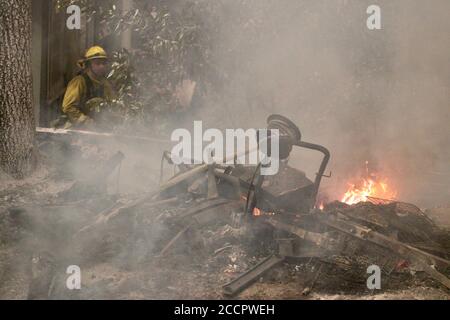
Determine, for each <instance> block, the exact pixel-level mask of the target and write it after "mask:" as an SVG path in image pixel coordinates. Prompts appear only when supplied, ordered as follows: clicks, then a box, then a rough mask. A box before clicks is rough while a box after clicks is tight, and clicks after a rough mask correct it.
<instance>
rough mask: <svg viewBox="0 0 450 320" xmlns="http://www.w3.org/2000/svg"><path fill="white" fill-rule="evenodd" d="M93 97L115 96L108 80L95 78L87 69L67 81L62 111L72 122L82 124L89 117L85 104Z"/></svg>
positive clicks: (105, 98)
mask: <svg viewBox="0 0 450 320" xmlns="http://www.w3.org/2000/svg"><path fill="white" fill-rule="evenodd" d="M94 98H101V99H104V100H105V101H111V100H113V99H115V98H116V94H115V92H114V89H113V87H112V85H111V83H110V82H109V81H108V80H106V79H102V80H97V79H95V78H94V76H93V75H92V73H91V72H90V71H89V70H88V71H86V72H84V73H82V74H80V75H78V76H76V77H75V78H73V79H72V80H71V81H70V82H69V85H68V86H67V89H66V93H65V94H64V100H63V104H62V111H63V112H64V114H66V115H67V116H68V117H69V120H70V122H71V123H72V124H83V123H85V122H86V121H87V120H90V119H91V117H90V111H91V110H89V108H88V107H87V105H86V104H87V102H88V101H89V100H91V99H94Z"/></svg>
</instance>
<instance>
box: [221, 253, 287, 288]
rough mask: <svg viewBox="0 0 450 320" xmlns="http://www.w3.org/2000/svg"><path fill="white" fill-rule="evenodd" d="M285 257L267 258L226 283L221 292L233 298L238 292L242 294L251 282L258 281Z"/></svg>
mask: <svg viewBox="0 0 450 320" xmlns="http://www.w3.org/2000/svg"><path fill="white" fill-rule="evenodd" d="M284 260H285V257H280V256H277V255H272V256H270V257H268V258H267V259H265V260H263V261H262V262H261V263H259V264H258V265H256V266H255V267H253V268H252V269H250V270H248V271H247V272H245V273H244V274H242V275H240V276H239V277H237V278H236V279H234V280H233V281H231V282H229V283H227V284H226V285H224V286H223V292H224V294H225V295H227V296H234V295H236V294H238V293H240V292H242V291H243V290H244V289H246V288H247V287H248V286H250V285H251V284H252V283H253V282H255V281H256V280H258V278H259V277H261V276H262V275H263V274H264V273H265V272H267V271H268V270H270V269H272V268H273V267H275V266H276V265H278V264H279V263H280V262H282V261H284Z"/></svg>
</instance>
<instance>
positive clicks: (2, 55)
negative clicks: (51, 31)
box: [0, 0, 36, 178]
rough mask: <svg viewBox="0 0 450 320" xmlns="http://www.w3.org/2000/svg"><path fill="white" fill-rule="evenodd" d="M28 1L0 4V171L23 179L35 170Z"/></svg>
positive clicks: (6, 1)
mask: <svg viewBox="0 0 450 320" xmlns="http://www.w3.org/2000/svg"><path fill="white" fill-rule="evenodd" d="M31 35H32V33H31V0H0V168H1V169H2V170H3V171H4V172H6V173H8V174H10V175H11V176H13V177H15V178H23V177H25V176H26V175H27V174H29V173H30V172H31V171H32V170H33V168H34V166H35V163H36V161H35V158H36V157H35V148H34V138H35V119H34V111H33V90H32V89H33V88H32V77H31V37H32V36H31Z"/></svg>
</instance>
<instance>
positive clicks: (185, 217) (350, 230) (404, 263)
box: [4, 115, 450, 296]
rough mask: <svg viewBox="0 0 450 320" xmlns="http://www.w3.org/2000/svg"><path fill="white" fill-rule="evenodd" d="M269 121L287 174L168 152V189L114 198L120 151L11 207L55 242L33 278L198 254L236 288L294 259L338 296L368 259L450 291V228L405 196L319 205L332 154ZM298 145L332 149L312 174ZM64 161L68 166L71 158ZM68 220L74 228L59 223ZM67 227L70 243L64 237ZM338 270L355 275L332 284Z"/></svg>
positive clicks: (357, 280) (75, 150)
mask: <svg viewBox="0 0 450 320" xmlns="http://www.w3.org/2000/svg"><path fill="white" fill-rule="evenodd" d="M268 129H279V132H280V134H281V140H280V143H281V144H280V157H281V164H280V171H279V173H278V174H276V175H274V176H262V175H261V174H260V167H248V166H245V167H244V166H241V165H233V166H221V165H215V164H211V165H208V164H203V165H178V166H175V165H173V164H172V163H171V161H170V154H168V153H165V154H164V155H163V160H162V164H161V166H162V167H163V166H164V165H166V166H167V165H172V166H174V167H175V168H174V169H175V172H176V173H175V174H174V176H172V177H171V178H170V179H168V180H166V181H163V177H161V186H160V189H159V190H157V191H156V192H149V193H146V194H143V195H142V194H141V195H135V196H132V195H126V196H124V195H122V196H117V195H115V196H111V195H107V194H106V192H105V190H106V179H107V178H108V176H109V175H111V174H112V173H113V172H114V171H115V170H117V167H118V166H120V163H121V162H122V161H124V159H125V161H126V158H125V155H124V154H122V153H121V152H118V153H116V154H111V155H108V156H107V157H106V158H105V159H104V161H103V163H104V165H103V167H102V168H101V169H98V168H97V169H96V170H95V174H94V173H92V172H90V173H89V174H87V175H86V174H85V176H84V178H83V179H77V180H76V181H73V182H72V183H71V184H70V185H69V186H68V187H67V188H65V190H63V191H61V192H59V193H58V195H57V196H56V197H55V198H54V199H52V200H51V201H47V203H39V204H37V205H34V206H33V207H32V208H30V207H26V206H25V207H21V206H12V207H10V208H8V210H7V212H8V214H9V220H10V222H9V223H11V224H19V225H24V226H25V227H28V228H30V230H31V229H32V230H34V231H35V230H40V231H39V232H40V235H36V237H40V238H46V239H47V242H48V243H49V246H48V247H47V249H46V250H45V251H46V252H48V255H47V256H46V255H44V254H43V253H42V252H43V250H42V245H40V246H41V248H39V247H36V248H34V250H35V251H33V255H35V256H36V255H37V256H38V257H37V258H36V257H34V258H33V260H32V261H33V262H32V269H33V268H34V269H36V270H39V271H36V272H37V273H36V274H33V277H34V279H35V281H34V282H32V286H34V287H39V286H41V291H42V286H44V287H45V290H44V291H45V292H46V294H47V292H48V291H47V290H48V288H49V284H50V283H51V280H49V279H51V278H52V277H51V276H47V277H46V278H48V279H47V282H46V283H44V284H43V283H42V281H43V280H42V276H41V275H42V274H43V273H48V274H51V272H52V270H53V269H54V264H56V263H57V262H55V261H62V260H63V259H64V258H67V256H71V257H72V260H73V257H77V259H79V263H80V264H95V263H103V262H108V261H120V263H121V264H122V266H123V268H125V269H127V270H134V269H136V268H145V266H146V264H149V263H150V264H152V263H153V264H154V263H155V261H159V263H160V264H161V263H162V264H163V265H165V266H166V267H167V266H170V265H171V264H175V263H178V264H180V263H181V264H184V263H187V262H186V261H196V263H200V264H201V265H203V266H205V267H206V270H208V272H212V273H214V272H216V273H217V272H221V273H223V276H222V277H219V279H220V280H219V282H221V283H217V287H218V288H217V290H220V292H222V293H223V295H225V296H237V295H238V294H239V293H241V292H242V291H243V290H245V289H246V288H248V287H249V286H251V285H252V284H253V283H254V282H256V281H261V279H264V276H265V275H267V274H270V272H272V273H273V272H274V270H277V269H280V268H281V269H282V268H286V267H287V268H290V270H296V271H297V277H302V274H304V276H305V278H307V280H305V281H304V283H305V285H304V286H303V294H308V293H309V292H310V291H311V290H315V288H317V287H320V286H324V287H328V288H329V289H330V290H331V291H333V290H332V289H333V288H331V287H330V286H334V287H336V288H338V287H339V289H338V290H339V292H342V290H344V291H345V290H349V288H352V289H354V288H355V287H356V288H359V290H361V291H367V287H366V279H367V277H368V274H367V272H366V268H367V267H368V266H370V265H377V266H379V267H380V268H381V270H382V272H383V274H384V276H387V277H389V279H391V280H392V281H391V283H394V284H393V286H395V285H397V284H401V283H403V284H404V283H417V281H419V282H420V283H422V284H423V283H426V284H430V285H432V286H438V287H442V288H444V290H448V289H450V280H449V278H448V276H449V274H450V261H449V259H450V236H449V234H448V231H444V230H442V229H440V228H439V227H438V226H437V225H436V224H435V223H434V222H433V221H432V220H431V219H430V218H429V217H427V215H425V214H424V213H423V212H422V211H421V210H420V209H419V208H418V207H416V206H415V205H413V204H408V203H403V202H396V201H387V200H383V199H375V198H373V199H372V198H370V199H369V201H368V202H363V203H359V204H355V205H351V206H350V205H346V204H344V203H340V202H334V203H330V204H328V205H325V207H324V208H322V209H318V208H316V198H317V193H318V190H319V186H320V183H321V179H322V177H323V176H324V172H325V170H326V167H327V164H328V161H329V158H330V154H329V152H328V150H327V149H326V148H325V147H323V146H320V145H316V144H312V143H308V142H304V141H303V140H302V137H301V133H300V130H299V129H298V128H297V126H296V125H295V124H294V123H292V122H291V121H290V120H289V119H287V118H285V117H283V116H280V115H273V116H271V117H269V119H268ZM48 135H51V133H49V132H46V133H41V138H44V139H43V140H42V141H43V143H42V145H41V151H42V153H43V154H44V155H45V154H47V155H48V154H54V153H55V152H56V151H55V148H57V149H58V150H57V152H59V153H61V150H60V149H61V148H63V149H64V148H65V149H64V150H63V153H65V154H70V158H71V159H74V158H77V157H78V158H79V161H85V160H83V159H82V158H83V157H82V154H81V151H80V148H79V146H78V147H74V146H70V144H67V143H63V142H61V141H58V140H55V139H53V138H52V139H49V138H48ZM69 136H71V135H69ZM58 139H60V140H62V141H67V137H63V138H58ZM64 146H65V147H64ZM293 148H307V149H310V150H314V151H316V152H319V153H320V154H322V156H323V157H322V162H321V163H320V164H318V171H317V175H316V177H315V180H314V181H311V180H309V179H308V178H307V177H306V175H305V174H304V173H303V172H301V171H299V170H297V169H294V168H292V167H291V166H289V164H288V157H289V154H290V152H291V151H292V149H293ZM85 158H86V157H85ZM54 165H55V166H56V167H59V168H61V169H62V170H61V172H65V166H67V163H66V162H65V161H60V162H59V163H54ZM161 174H162V173H161ZM99 181H100V182H101V181H105V183H104V184H103V185H102V184H101V183H100V184H99ZM61 208H64V210H61ZM37 211H39V212H40V214H36V212H37ZM36 217H40V218H39V219H37V218H36ZM42 217H44V218H42ZM69 220H70V221H71V222H72V223H70V224H69V225H70V227H63V228H61V225H65V226H67V225H68V224H67V223H65V222H67V221H69ZM4 223H5V222H4ZM55 233H60V234H59V238H58V236H56V235H54V234H55ZM61 233H63V238H64V239H66V240H65V241H57V242H58V243H54V240H55V239H56V238H58V239H60V238H61ZM49 235H52V236H49ZM49 248H50V249H49ZM68 248H70V249H68ZM44 257H46V258H44ZM118 257H120V259H118ZM180 259H181V260H180ZM52 266H53V267H52ZM311 266H312V267H311ZM308 268H309V269H308ZM307 269H308V270H307ZM193 272H195V270H193ZM307 274H308V276H306V275H307ZM330 274H331V275H341V276H342V277H341V278H340V279H341V280H342V279H346V280H345V281H344V282H342V281H341V282H340V283H337V282H336V283H334V282H333V281H332V280H331V278H330ZM286 277H289V275H286ZM36 279H40V280H36ZM324 279H325V280H324ZM326 279H328V280H326ZM262 281H264V280H262ZM44 282H45V281H44ZM321 282H322V283H321ZM343 283H345V285H343ZM445 288H446V289H445ZM35 291H36V292H38V291H39V289H36V288H35Z"/></svg>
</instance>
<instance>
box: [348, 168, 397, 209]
mask: <svg viewBox="0 0 450 320" xmlns="http://www.w3.org/2000/svg"><path fill="white" fill-rule="evenodd" d="M368 165H369V162H368V161H366V177H361V178H360V180H359V181H357V182H353V183H349V189H348V190H347V192H346V193H345V194H344V196H343V197H342V199H341V202H344V203H346V204H349V205H352V204H356V203H359V202H367V201H370V200H371V198H375V199H383V200H394V199H395V198H396V197H397V192H396V191H395V190H393V189H392V187H391V186H390V185H389V184H388V179H387V178H385V177H381V176H380V175H378V174H375V173H371V172H369V168H368Z"/></svg>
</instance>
